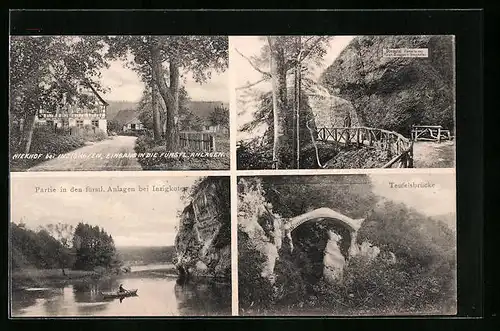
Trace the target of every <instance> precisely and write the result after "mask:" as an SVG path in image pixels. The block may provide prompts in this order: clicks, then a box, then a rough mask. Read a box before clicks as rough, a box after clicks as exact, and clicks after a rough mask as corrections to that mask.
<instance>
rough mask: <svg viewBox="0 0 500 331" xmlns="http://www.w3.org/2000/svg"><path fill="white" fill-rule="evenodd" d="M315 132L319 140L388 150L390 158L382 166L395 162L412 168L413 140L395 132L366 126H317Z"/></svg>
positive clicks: (388, 166) (392, 164)
mask: <svg viewBox="0 0 500 331" xmlns="http://www.w3.org/2000/svg"><path fill="white" fill-rule="evenodd" d="M317 132H318V135H317V140H319V141H323V142H326V141H333V142H337V143H340V144H344V145H357V146H359V147H361V146H367V147H371V148H376V149H379V150H384V151H388V152H389V155H390V156H391V157H392V159H391V160H390V161H389V162H388V163H387V164H385V165H384V166H383V168H391V167H393V166H394V165H396V164H397V165H398V167H399V168H413V142H412V140H410V139H408V138H406V137H404V136H403V135H401V134H399V133H397V132H393V131H388V130H384V129H376V128H368V127H333V128H318V131H317Z"/></svg>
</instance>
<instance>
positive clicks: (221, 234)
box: [174, 177, 231, 279]
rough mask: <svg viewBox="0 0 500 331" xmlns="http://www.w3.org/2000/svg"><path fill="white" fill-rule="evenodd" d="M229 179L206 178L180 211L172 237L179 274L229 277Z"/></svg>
mask: <svg viewBox="0 0 500 331" xmlns="http://www.w3.org/2000/svg"><path fill="white" fill-rule="evenodd" d="M229 191H230V190H229V179H228V178H222V177H207V178H206V179H205V180H203V181H202V182H201V183H199V184H198V186H197V187H196V189H195V190H194V192H193V194H192V200H191V203H190V204H189V205H188V206H186V207H185V209H184V211H183V212H182V214H181V220H180V226H179V231H178V233H177V236H176V238H175V250H176V257H175V261H174V262H175V265H176V267H177V269H178V270H179V273H180V275H181V276H208V277H222V278H227V279H229V278H230V275H231V219H230V205H229V201H230V195H229Z"/></svg>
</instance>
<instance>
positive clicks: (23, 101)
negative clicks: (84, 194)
mask: <svg viewBox="0 0 500 331" xmlns="http://www.w3.org/2000/svg"><path fill="white" fill-rule="evenodd" d="M9 45H10V48H9V49H10V53H9V54H10V62H9V93H10V98H9V99H10V103H9V115H10V116H9V118H10V126H9V127H10V132H9V135H10V139H9V140H10V169H11V171H16V172H19V171H100V170H107V171H114V170H116V171H120V170H131V171H138V170H139V171H140V170H229V159H230V155H229V154H230V148H229V86H228V75H227V69H228V37H227V36H149V35H148V36H140V35H130V36H127V35H120V36H85V35H82V36H63V35H60V36H48V35H43V36H34V35H29V36H10V43H9Z"/></svg>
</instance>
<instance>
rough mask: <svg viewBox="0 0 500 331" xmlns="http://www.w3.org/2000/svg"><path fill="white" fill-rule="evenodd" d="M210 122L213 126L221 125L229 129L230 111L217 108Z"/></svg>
mask: <svg viewBox="0 0 500 331" xmlns="http://www.w3.org/2000/svg"><path fill="white" fill-rule="evenodd" d="M209 120H210V122H211V123H212V125H215V126H217V125H220V126H222V127H226V128H228V127H229V109H228V108H225V107H221V106H218V107H215V108H214V110H213V111H212V112H211V113H210V115H209Z"/></svg>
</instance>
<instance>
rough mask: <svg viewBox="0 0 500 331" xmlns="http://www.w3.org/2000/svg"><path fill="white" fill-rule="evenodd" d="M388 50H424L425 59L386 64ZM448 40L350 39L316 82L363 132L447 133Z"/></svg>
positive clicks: (450, 100)
mask: <svg viewBox="0 0 500 331" xmlns="http://www.w3.org/2000/svg"><path fill="white" fill-rule="evenodd" d="M388 48H427V49H428V51H429V57H428V58H401V57H399V58H390V57H384V56H383V50H384V49H388ZM453 49H454V40H453V37H452V36H363V37H356V38H355V39H353V40H352V41H351V43H350V44H349V45H348V46H347V47H346V48H345V49H344V50H343V51H342V53H341V54H340V55H339V56H338V57H337V58H336V59H335V61H334V62H333V63H332V65H331V66H330V67H328V68H327V69H326V70H325V72H324V73H323V74H322V76H321V83H322V84H323V86H325V87H326V89H328V91H329V92H330V93H331V94H333V95H336V96H338V97H341V98H343V99H346V100H348V101H349V102H351V104H352V105H353V106H354V108H355V109H356V113H357V115H358V117H359V119H360V121H361V122H363V123H364V125H365V126H369V127H375V128H381V129H388V130H392V131H397V132H400V133H401V134H403V135H406V136H408V135H409V129H410V127H411V125H412V124H427V125H443V126H444V127H445V128H447V129H451V130H453V123H454V121H453V117H454V93H455V92H454V70H455V68H454V51H453Z"/></svg>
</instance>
